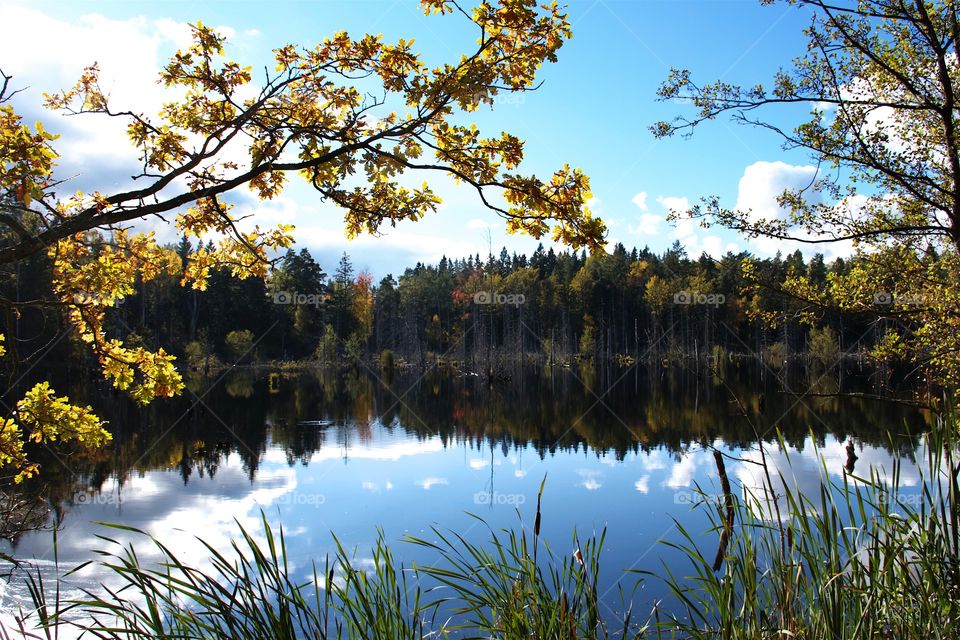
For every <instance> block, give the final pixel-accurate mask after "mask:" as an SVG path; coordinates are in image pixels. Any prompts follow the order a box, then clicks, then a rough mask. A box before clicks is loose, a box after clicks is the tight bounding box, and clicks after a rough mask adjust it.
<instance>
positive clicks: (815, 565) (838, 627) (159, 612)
mask: <svg viewBox="0 0 960 640" xmlns="http://www.w3.org/2000/svg"><path fill="white" fill-rule="evenodd" d="M952 424H953V423H952V421H951V422H950V423H949V425H950V426H949V428H948V426H947V425H946V424H945V425H944V428H942V429H940V430H939V431H938V433H939V434H940V435H931V436H928V438H927V441H926V446H925V448H924V452H925V453H924V456H925V457H924V458H923V459H921V460H918V461H917V463H918V464H917V467H918V469H919V470H920V472H921V479H920V482H919V485H918V486H913V487H911V488H910V490H909V491H908V492H904V491H903V490H902V489H903V487H902V486H901V485H902V483H901V474H900V471H901V470H900V467H899V465H896V464H895V465H894V468H893V469H891V470H890V474H889V476H886V477H882V476H881V475H880V474H879V472H878V471H877V470H875V469H871V470H870V472H869V473H868V474H866V475H864V476H862V477H861V476H857V475H854V474H852V473H847V474H844V475H843V476H842V477H841V479H839V480H834V481H831V480H829V478H830V477H831V476H830V474H829V473H827V469H826V468H823V469H822V471H823V473H822V475H821V483H820V488H819V491H818V492H816V493H814V494H812V495H811V494H805V493H803V492H801V491H799V490H798V489H797V488H796V487H795V486H793V484H792V483H791V481H790V480H789V479H788V478H787V477H784V475H783V474H782V472H779V471H777V472H774V471H772V470H771V467H770V466H769V465H768V460H767V457H766V455H765V454H764V455H763V456H762V457H761V460H760V462H759V464H760V466H761V469H762V471H763V473H762V474H761V475H762V477H763V479H764V480H763V483H762V486H761V487H759V488H754V489H749V488H746V487H739V488H735V487H731V485H730V483H729V482H727V481H725V482H723V484H722V490H723V495H722V497H721V498H720V499H717V498H716V497H713V496H710V495H707V494H706V493H703V494H702V496H701V498H702V499H701V501H700V502H699V504H698V508H701V509H706V510H707V512H708V514H709V517H710V520H711V522H712V527H713V528H712V530H711V531H710V532H708V534H707V535H704V534H702V533H696V532H691V531H687V530H686V529H684V528H683V527H682V526H680V525H679V523H678V524H677V526H678V527H679V531H680V540H679V541H674V542H665V543H664V544H668V545H669V546H672V547H674V548H675V549H679V550H680V551H681V552H682V553H683V555H684V556H685V558H686V561H687V564H686V565H685V566H679V567H678V566H676V565H673V566H667V565H664V566H663V567H662V569H661V570H660V571H658V572H651V571H642V572H639V573H640V574H641V576H640V578H639V580H657V581H663V582H664V583H665V585H666V587H667V588H668V589H669V591H670V592H672V594H673V596H674V597H675V599H676V605H675V606H672V607H671V608H670V609H664V608H660V609H657V610H655V611H654V613H653V614H652V617H651V618H650V619H647V620H642V621H640V624H637V623H636V622H635V621H633V620H632V613H631V609H630V606H629V602H630V600H631V598H630V596H629V595H625V591H624V589H623V588H622V587H621V586H620V585H619V584H618V585H616V586H617V587H618V588H619V593H620V597H621V599H622V600H623V602H624V603H625V606H624V607H623V609H622V611H625V612H626V613H620V614H618V615H614V614H613V613H612V610H611V609H609V608H607V607H606V605H605V604H604V602H603V597H602V596H601V595H599V594H598V592H599V585H598V580H599V575H600V553H601V550H602V548H603V545H604V539H605V532H604V533H601V534H600V535H599V536H597V537H591V538H589V539H587V540H583V541H581V540H580V539H579V538H578V536H577V535H576V534H574V536H573V545H572V551H573V552H572V553H571V552H570V551H564V552H562V553H556V552H554V551H553V550H552V548H551V546H550V545H548V544H547V543H546V541H544V540H543V538H542V537H541V535H540V525H541V519H542V517H543V514H542V513H541V510H540V498H541V497H542V493H543V490H544V484H543V483H541V485H540V492H539V493H538V499H537V511H536V516H535V520H534V524H533V527H532V528H527V527H524V526H523V522H522V521H521V524H520V527H519V528H518V529H516V530H493V529H492V528H490V527H487V529H486V536H485V538H486V539H485V540H484V541H483V542H481V543H478V542H475V541H473V540H472V539H466V538H465V537H464V536H462V535H460V534H458V533H455V532H448V531H444V530H441V529H437V528H434V529H432V530H431V534H430V535H429V536H428V537H426V538H417V537H408V538H406V542H407V543H409V544H412V545H414V546H416V547H417V548H418V549H419V550H420V551H426V552H427V555H428V556H432V558H433V560H432V561H430V562H428V563H422V564H416V565H413V566H410V567H406V566H404V565H403V564H399V563H398V562H397V560H396V558H395V557H394V555H393V553H392V551H391V549H390V547H389V546H388V545H387V544H386V543H385V542H384V537H383V533H382V532H381V533H380V535H379V536H378V538H377V542H376V544H375V545H374V548H373V549H372V562H370V561H367V562H359V563H358V562H357V561H356V560H355V554H353V553H351V552H348V550H347V549H345V548H344V547H343V546H342V545H341V544H340V543H339V541H337V543H336V553H335V554H334V555H333V556H332V557H327V558H325V559H324V560H323V562H322V563H320V564H316V565H314V566H313V567H312V570H311V571H310V572H309V575H308V577H307V578H303V577H301V578H300V579H297V578H295V575H296V571H294V570H293V569H292V568H291V566H290V564H289V562H288V559H287V556H286V553H285V543H284V538H283V531H282V529H279V530H277V531H276V532H275V530H274V529H273V528H272V527H271V526H270V524H269V522H268V521H267V519H266V518H265V517H264V518H263V520H262V534H261V536H260V537H259V538H258V537H255V536H254V535H253V534H252V533H251V532H249V531H247V530H245V529H244V528H243V527H239V525H238V527H239V536H238V537H237V539H236V540H235V541H234V542H233V544H232V547H231V548H230V549H227V550H220V549H217V548H214V547H213V546H211V545H206V551H207V552H208V555H209V558H210V563H209V566H210V567H211V568H209V569H204V570H201V569H200V568H198V567H191V566H188V565H186V564H185V563H184V562H182V561H181V560H179V559H178V558H177V554H176V553H175V552H174V551H173V550H171V549H169V548H168V547H166V546H165V545H164V544H163V543H162V542H161V541H160V540H158V539H156V538H150V537H149V536H148V535H147V534H146V533H143V532H140V531H137V530H134V529H129V528H126V527H121V526H117V525H109V526H112V527H113V528H114V529H115V530H120V531H123V532H125V533H127V534H129V533H134V534H137V535H139V536H143V537H145V538H147V539H149V540H150V541H151V544H152V545H153V546H154V550H156V551H158V552H159V554H160V557H161V561H160V562H159V563H155V562H152V561H151V562H145V561H142V560H141V559H140V558H139V557H138V555H137V553H136V551H135V549H134V546H133V545H132V544H130V545H127V546H123V545H120V544H119V543H116V542H115V541H114V540H112V539H111V538H110V537H108V536H104V537H103V540H104V542H105V543H107V546H108V547H110V549H109V550H108V551H104V552H102V557H101V558H100V559H99V560H98V561H97V562H98V564H100V565H101V567H102V568H105V569H107V570H109V571H110V572H111V573H112V574H113V576H114V578H116V580H115V581H114V582H119V583H120V586H119V587H113V588H109V589H108V588H106V587H104V588H102V589H99V590H92V589H91V590H90V591H89V592H87V593H86V595H85V597H83V598H79V599H75V600H72V601H69V602H61V601H60V595H59V585H56V590H55V591H54V592H53V593H47V588H48V585H44V583H43V582H42V581H41V580H39V579H38V578H39V575H38V576H37V578H34V579H31V583H30V589H31V593H32V596H33V601H34V606H35V611H34V612H32V613H33V616H32V617H31V618H30V619H31V620H32V621H33V623H32V624H34V625H35V626H34V627H33V628H30V629H28V628H27V626H26V623H25V622H24V623H23V625H24V626H23V627H22V633H24V635H26V634H28V633H29V634H33V636H32V637H38V638H55V637H57V634H58V632H59V631H61V630H63V629H65V628H70V629H72V630H73V631H83V632H85V633H86V634H87V635H86V636H85V637H93V638H122V639H131V640H132V639H140V638H164V639H173V638H177V639H186V638H204V639H220V638H223V639H226V638H255V639H256V638H263V639H267V638H270V639H273V638H280V639H288V638H289V639H293V638H312V639H322V640H326V639H327V638H346V639H353V638H374V639H383V640H387V639H395V638H401V639H420V638H501V639H504V640H514V639H520V638H537V639H543V640H547V639H550V640H553V639H558V640H573V639H575V638H579V639H582V638H604V639H606V638H641V637H657V638H664V637H667V638H694V639H700V638H703V639H707V638H709V639H718V640H739V639H744V640H746V639H750V640H759V639H765V638H809V639H812V640H839V639H841V638H843V639H846V638H883V639H887V638H932V639H939V638H943V639H948V638H958V637H960V540H958V533H960V529H958V520H960V513H958V496H960V488H958V474H960V467H958V466H957V464H956V461H955V452H956V447H955V444H954V440H953V438H952V436H951V435H950V434H952V433H953V431H952V429H953V427H952ZM779 446H780V449H781V451H782V452H783V453H784V455H787V456H788V457H789V454H788V449H787V447H786V445H785V444H784V443H783V442H782V441H781V442H779ZM761 452H762V449H761ZM718 458H719V456H718ZM718 469H719V470H720V475H721V479H722V480H723V479H725V478H726V472H725V471H724V470H723V465H722V458H720V459H718ZM718 538H719V539H720V540H721V541H722V542H721V544H720V549H719V551H717V550H716V542H717V540H718ZM701 548H703V549H706V550H705V551H701ZM681 564H682V563H681ZM715 567H716V568H715ZM80 568H82V567H80ZM80 568H78V570H79V569H80ZM636 573H637V572H630V573H629V574H626V575H625V576H624V578H623V579H622V580H621V582H620V584H624V583H627V582H628V581H629V580H635V581H636V580H637V579H638V578H637V575H636ZM301 575H302V574H301ZM628 579H629V580H628ZM111 584H113V582H111ZM24 618H26V616H24Z"/></svg>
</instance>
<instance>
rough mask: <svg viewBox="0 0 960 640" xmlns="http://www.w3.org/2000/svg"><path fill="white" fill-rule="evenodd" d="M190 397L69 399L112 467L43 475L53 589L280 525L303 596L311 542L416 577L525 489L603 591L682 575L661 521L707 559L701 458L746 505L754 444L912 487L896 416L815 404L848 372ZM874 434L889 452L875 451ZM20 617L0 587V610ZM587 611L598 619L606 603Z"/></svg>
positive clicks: (95, 459) (77, 462) (901, 412)
mask: <svg viewBox="0 0 960 640" xmlns="http://www.w3.org/2000/svg"><path fill="white" fill-rule="evenodd" d="M190 389H191V390H190V391H189V392H187V393H185V395H184V397H183V398H181V399H179V400H177V401H173V402H161V403H156V404H154V405H153V406H151V407H149V408H148V409H146V410H138V409H136V408H134V407H131V406H130V405H129V404H128V403H127V402H126V401H125V400H123V399H122V398H120V397H117V396H115V395H113V394H102V393H101V394H97V393H95V392H91V393H92V395H94V397H95V400H94V402H95V404H96V408H97V410H98V411H100V412H101V415H104V416H106V417H108V418H109V419H110V424H111V427H112V429H113V430H114V432H115V439H114V443H113V447H112V449H111V450H110V451H107V452H101V453H99V454H97V455H95V456H92V457H86V458H85V457H79V456H70V457H69V458H66V459H54V458H48V459H44V460H43V465H44V467H43V469H44V470H43V475H44V479H45V480H46V482H47V483H48V485H47V486H46V488H45V496H46V498H47V499H48V500H49V501H50V503H51V504H52V505H53V506H54V507H55V509H54V512H53V514H52V515H51V517H50V520H49V522H48V524H52V523H54V522H56V523H58V524H59V533H58V545H59V562H60V565H61V567H62V568H70V567H72V566H74V565H77V564H80V563H81V562H84V561H87V560H90V559H92V558H93V557H94V550H96V549H105V548H108V545H107V543H105V542H104V541H103V540H102V539H100V538H99V537H98V536H100V535H109V536H110V537H112V538H114V539H117V540H119V541H121V542H124V543H130V544H134V545H136V547H137V549H138V552H139V553H141V554H143V555H142V557H144V558H150V557H151V553H152V551H151V549H150V547H149V545H146V544H144V541H143V539H142V538H140V537H137V536H135V535H133V534H128V533H125V532H122V531H117V530H112V531H111V530H107V529H105V528H104V527H103V526H102V525H99V524H97V523H99V522H114V523H123V524H126V525H129V526H132V527H137V528H139V529H142V530H144V531H147V532H149V533H151V534H154V535H157V536H159V537H161V539H162V540H163V541H164V542H165V543H166V544H167V545H168V546H170V547H171V548H172V549H175V550H176V551H177V552H178V554H179V555H180V557H181V559H183V560H185V561H186V562H187V563H189V564H193V565H196V566H208V563H207V553H206V552H205V550H204V548H203V547H202V545H200V544H199V542H198V541H197V540H196V539H195V536H200V537H202V538H203V539H204V540H206V541H207V542H209V543H211V544H213V545H214V546H215V547H216V548H219V549H226V548H227V547H228V545H229V543H230V540H231V539H232V537H234V536H235V535H236V532H237V522H239V523H240V524H242V525H243V526H245V527H247V528H248V529H249V530H251V531H258V530H259V521H260V517H261V513H264V514H266V516H267V518H268V519H269V520H270V521H271V522H274V523H277V524H280V523H282V525H283V527H284V531H285V534H286V540H287V544H288V552H289V556H290V559H291V561H292V564H293V565H294V566H295V567H296V569H297V571H302V572H303V575H304V577H306V576H307V575H308V574H310V573H311V568H310V565H311V563H312V562H314V561H316V562H318V563H319V564H322V563H323V561H324V558H325V556H326V555H327V554H332V552H333V550H334V541H333V537H332V536H333V534H336V536H337V537H338V538H339V539H340V540H341V542H342V543H343V544H344V545H345V546H346V547H348V548H350V549H353V550H355V554H356V557H357V559H358V562H359V563H360V564H361V565H362V564H363V563H369V562H372V561H371V560H369V558H370V553H369V550H370V547H371V546H372V545H373V544H374V541H375V539H376V536H377V532H378V529H381V530H382V531H383V535H384V536H385V538H386V540H387V541H389V542H391V543H396V544H394V545H393V546H394V549H395V551H396V555H397V556H398V557H399V558H400V559H401V560H403V561H404V562H405V563H407V564H409V563H410V562H411V561H417V562H427V561H430V560H431V558H430V557H425V555H424V551H423V550H421V549H418V548H416V547H413V546H412V545H408V544H403V543H400V542H399V541H400V539H401V538H402V537H403V536H405V535H413V536H418V537H424V538H428V539H435V538H436V536H435V535H434V534H433V532H432V531H431V527H434V526H435V527H438V528H440V529H444V530H453V531H456V532H458V533H460V534H462V535H464V536H466V537H467V538H469V539H472V540H475V541H477V542H481V541H483V540H485V539H488V537H489V532H488V531H487V529H486V525H484V524H483V523H482V522H480V521H479V520H477V519H476V518H474V517H472V516H471V515H470V514H476V515H478V516H480V517H481V518H482V519H483V520H484V521H485V522H486V523H487V525H489V526H490V527H492V528H494V529H499V528H501V527H507V528H510V527H517V526H519V525H520V523H521V520H522V522H523V523H524V524H527V525H531V524H532V522H533V517H534V513H535V511H536V494H537V490H538V488H539V485H540V483H541V481H542V480H543V478H544V477H545V476H546V478H547V481H546V490H545V493H544V496H543V521H542V522H543V526H542V535H543V536H544V537H545V539H546V540H548V541H549V542H550V543H551V545H552V547H553V549H554V550H555V551H556V552H557V553H558V554H564V553H569V552H572V551H573V549H574V543H573V534H574V531H576V532H577V534H578V535H579V536H580V537H581V538H584V537H587V536H589V535H591V534H594V533H599V532H600V531H601V530H603V529H606V531H607V537H606V545H605V547H604V550H603V556H602V566H603V567H604V571H603V581H604V583H605V585H606V586H602V587H601V591H604V590H605V589H606V588H607V587H609V586H610V585H611V584H612V583H613V581H614V580H615V579H616V578H618V577H620V576H621V575H622V572H623V570H626V569H631V568H632V569H646V570H654V571H656V570H657V569H658V568H660V567H661V566H662V564H663V563H666V564H668V565H670V566H671V567H672V568H674V569H675V570H678V571H679V572H680V573H682V569H683V565H682V563H681V562H680V559H679V558H678V557H677V556H676V555H675V554H672V553H670V552H669V550H668V548H667V547H666V546H665V545H663V544H661V543H659V542H658V540H661V539H663V540H677V539H678V532H677V528H676V524H675V521H676V522H679V523H681V524H682V525H683V526H684V527H685V528H686V529H687V530H688V531H691V532H693V533H695V534H697V535H701V534H702V535H701V542H702V545H701V549H703V550H704V552H705V554H707V555H709V556H710V557H712V554H713V552H714V550H715V545H716V534H713V533H711V532H709V531H708V530H707V529H708V526H709V525H708V523H707V520H706V517H705V514H704V513H703V510H702V509H697V510H693V509H692V508H691V507H692V503H693V502H694V500H695V493H694V492H695V490H696V488H697V487H698V486H699V487H701V488H702V489H703V490H704V491H706V492H708V493H710V492H716V491H718V487H719V482H718V480H717V471H716V467H715V465H714V459H713V454H712V448H714V447H716V448H720V449H721V450H724V451H727V452H729V453H731V454H734V455H735V456H736V458H738V459H736V460H731V461H729V462H727V471H728V473H729V475H730V477H731V480H732V481H733V482H734V484H735V486H737V485H742V486H747V487H749V486H759V483H760V477H761V473H760V469H759V467H758V466H757V464H755V463H756V462H757V461H759V458H760V454H759V450H758V447H757V443H758V442H761V441H762V442H766V443H767V444H768V446H769V450H768V462H769V464H770V465H771V466H772V467H773V468H774V469H773V470H774V472H775V471H776V470H783V471H784V472H785V474H786V476H787V477H788V478H791V481H792V482H796V483H797V484H798V485H799V486H800V488H801V489H805V490H808V491H815V490H816V488H817V487H818V482H819V480H818V479H819V474H820V473H822V469H823V468H825V469H826V470H827V472H828V473H829V474H830V475H831V477H832V478H833V479H835V480H839V479H841V478H842V475H843V468H844V465H845V464H846V463H847V462H848V459H847V458H848V456H847V449H846V445H847V444H848V443H850V442H852V443H853V445H854V448H855V451H856V455H857V456H858V459H857V461H856V463H855V464H856V470H857V472H858V473H867V469H868V468H869V467H870V466H873V467H876V468H878V469H881V470H883V471H884V472H886V471H889V470H890V469H891V467H892V464H893V462H894V461H895V460H900V461H901V462H902V463H903V469H902V475H901V484H902V485H904V486H906V487H907V488H909V487H910V486H914V485H916V484H917V482H918V481H919V475H918V474H917V472H916V470H915V469H914V467H913V465H912V464H911V463H910V459H909V457H910V456H911V455H913V453H914V452H915V451H917V449H918V447H919V443H920V438H919V434H920V433H921V432H922V431H923V430H924V429H925V428H926V427H927V421H928V420H929V417H928V416H926V415H925V414H923V413H921V412H919V411H917V410H915V409H912V408H910V407H908V406H905V405H901V404H892V403H889V402H879V401H876V400H868V399H864V398H842V399H840V398H836V397H829V394H831V393H835V392H836V391H838V390H841V389H843V390H844V391H865V392H868V393H872V392H873V389H872V388H871V387H870V384H869V376H866V375H861V374H858V372H855V371H853V372H847V373H845V374H844V376H843V379H840V377H839V376H838V375H837V374H836V372H829V373H826V374H824V373H822V372H816V371H814V372H803V371H797V372H791V373H790V374H789V375H788V374H787V373H782V374H781V377H779V378H778V377H777V376H774V375H772V373H771V372H769V371H764V370H763V369H762V368H760V367H757V366H756V365H754V366H752V367H751V366H746V367H741V368H739V369H736V368H732V367H731V369H730V370H728V371H726V372H725V375H724V376H723V378H722V379H721V378H720V377H718V376H715V375H711V374H710V372H709V371H699V372H698V371H690V370H680V369H677V368H673V369H663V370H659V371H650V370H647V369H645V368H643V367H634V368H630V369H611V370H593V369H582V370H579V371H576V372H574V371H570V370H564V369H556V370H552V371H550V370H547V371H544V370H540V371H518V372H515V373H513V374H511V375H510V376H509V377H507V378H505V379H503V380H500V381H498V382H496V383H494V384H489V383H487V381H485V380H482V379H481V378H479V377H475V376H469V375H468V376H462V375H458V374H456V373H455V372H450V371H448V370H434V371H431V372H428V373H427V374H426V375H422V374H420V373H415V372H406V373H398V374H395V375H394V376H392V377H391V378H390V379H389V380H383V379H381V378H379V377H378V376H376V375H373V374H372V373H370V372H339V373H337V372H316V373H305V374H298V375H284V376H281V377H279V378H276V377H274V379H273V380H271V379H270V378H268V377H265V376H264V375H263V374H256V373H254V372H251V371H233V372H231V373H230V374H228V375H226V376H224V377H222V378H219V379H216V378H215V379H211V380H194V381H191V385H190ZM791 392H793V393H791ZM798 392H803V393H808V394H810V395H806V396H798V395H795V393H798ZM821 394H827V395H821ZM778 429H779V431H780V432H781V433H782V434H783V436H784V438H785V439H786V441H787V442H788V443H789V444H790V445H791V448H792V452H791V454H790V460H791V462H792V464H791V465H789V466H788V465H787V463H786V460H785V457H784V456H783V455H782V454H780V453H777V452H776V447H775V446H773V444H772V443H773V442H774V438H775V433H776V432H777V430H778ZM888 430H891V431H893V432H894V433H895V434H902V435H900V436H899V437H895V438H894V439H893V441H892V442H891V441H890V440H889V439H888V438H887V436H886V432H887V431H888ZM910 433H912V434H914V435H908V434H910ZM821 464H823V465H824V466H823V467H821ZM735 490H737V489H735ZM2 551H4V552H6V553H9V554H11V555H13V556H15V557H17V558H20V559H29V560H31V561H32V563H33V566H36V567H39V568H40V569H41V571H43V572H44V573H46V574H48V575H49V576H50V577H53V574H54V572H55V570H54V567H53V549H52V535H51V533H50V532H49V531H39V532H32V533H26V534H24V535H22V536H21V537H19V538H18V539H17V540H16V543H15V544H5V545H4V546H3V547H2ZM62 570H63V569H61V571H62ZM100 582H107V583H108V584H109V583H110V582H111V578H110V576H108V575H106V574H104V573H102V571H101V570H99V569H97V568H96V567H95V566H91V567H88V568H87V569H84V570H83V571H81V572H79V573H77V574H75V575H73V576H71V577H70V578H69V579H68V593H67V595H68V597H69V595H71V594H74V595H75V594H77V593H79V591H78V590H79V589H81V588H87V587H90V586H92V585H97V584H99V583H100ZM630 584H631V585H632V579H631V582H630ZM664 595H665V593H664V589H663V588H662V585H659V584H657V583H656V582H655V581H654V582H651V581H649V580H648V581H647V583H645V584H644V585H642V587H641V588H640V589H639V590H638V591H637V592H636V594H635V596H634V606H635V608H636V610H637V611H643V610H644V609H646V608H649V607H650V606H651V605H652V604H653V603H654V601H656V600H657V599H659V598H662V597H663V596H664ZM25 599H26V593H25V589H24V588H23V586H22V585H21V582H20V580H19V579H18V578H17V576H16V574H14V577H13V578H12V579H11V580H10V581H9V583H8V584H5V585H4V586H3V603H2V607H3V608H5V609H7V610H9V608H10V607H13V606H16V604H17V603H18V602H24V601H25ZM605 599H606V600H607V603H608V605H609V606H610V607H611V608H612V609H618V608H619V604H620V603H619V597H618V596H617V595H616V593H615V591H610V592H609V593H607V595H606V596H605Z"/></svg>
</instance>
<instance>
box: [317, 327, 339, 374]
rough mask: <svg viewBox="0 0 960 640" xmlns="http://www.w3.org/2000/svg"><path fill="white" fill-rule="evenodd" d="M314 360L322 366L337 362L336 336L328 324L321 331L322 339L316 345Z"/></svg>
mask: <svg viewBox="0 0 960 640" xmlns="http://www.w3.org/2000/svg"><path fill="white" fill-rule="evenodd" d="M315 356H316V359H317V360H319V361H320V362H323V363H324V364H332V363H334V362H336V360H337V334H336V333H334V331H333V325H332V324H328V325H327V326H326V327H324V329H323V337H322V338H321V339H320V343H319V344H318V345H317V351H316V353H315Z"/></svg>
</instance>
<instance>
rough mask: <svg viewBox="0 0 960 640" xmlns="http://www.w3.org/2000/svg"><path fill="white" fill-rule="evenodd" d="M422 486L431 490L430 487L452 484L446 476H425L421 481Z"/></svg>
mask: <svg viewBox="0 0 960 640" xmlns="http://www.w3.org/2000/svg"><path fill="white" fill-rule="evenodd" d="M418 484H419V485H420V487H421V488H423V489H425V490H427V491H429V490H430V487H435V486H437V485H446V484H450V481H449V480H447V479H446V478H424V479H423V480H421V481H420V482H419V483H418Z"/></svg>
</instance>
